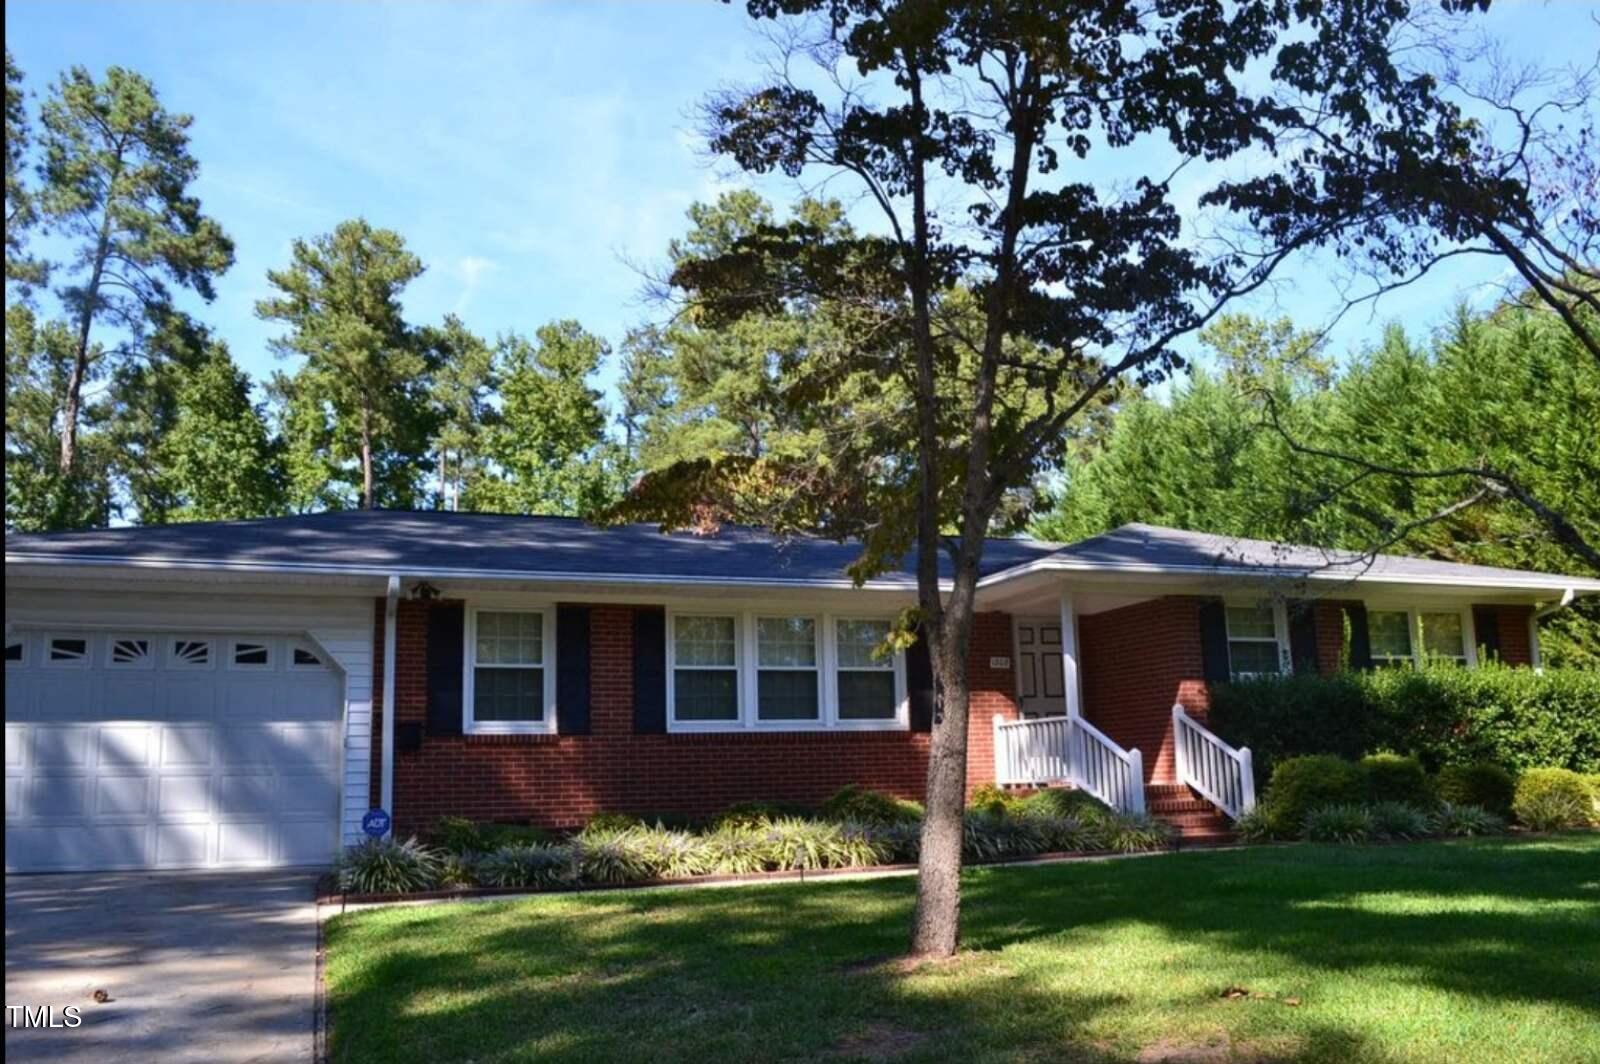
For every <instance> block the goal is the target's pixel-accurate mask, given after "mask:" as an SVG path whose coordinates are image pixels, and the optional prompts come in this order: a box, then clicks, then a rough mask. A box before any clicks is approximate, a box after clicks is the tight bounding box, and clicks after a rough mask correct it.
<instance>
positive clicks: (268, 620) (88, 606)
mask: <svg viewBox="0 0 1600 1064" xmlns="http://www.w3.org/2000/svg"><path fill="white" fill-rule="evenodd" d="M373 616H374V599H373V598H372V597H371V596H369V595H366V594H360V593H346V594H343V595H298V594H289V593H262V592H257V591H251V590H249V589H246V588H227V587H214V588H206V589H205V590H197V591H194V592H188V591H183V592H174V591H160V592H155V591H123V590H117V591H85V590H78V589H75V588H74V589H54V588H52V589H48V590H47V589H42V588H21V589H16V590H13V589H11V588H7V589H6V597H5V622H6V627H7V628H8V629H10V628H12V627H13V626H15V627H18V628H23V627H26V628H49V629H85V628H86V629H93V630H97V631H110V630H116V629H119V628H125V629H135V630H136V629H156V628H160V629H168V630H174V629H192V630H195V631H208V632H230V631H232V632H276V633H284V634H292V635H304V636H309V637H310V638H311V639H312V640H313V641H315V642H316V643H318V644H320V645H321V646H322V648H323V649H324V650H326V651H327V652H328V654H329V655H331V656H332V657H333V659H334V661H335V662H336V663H337V664H338V665H339V668H340V669H341V670H342V671H343V673H344V707H345V713H344V727H343V734H344V741H343V751H342V757H343V765H342V767H341V772H342V775H343V780H344V786H343V790H342V793H341V796H340V824H341V834H342V837H343V839H344V841H345V842H347V843H350V842H357V841H359V840H360V839H361V817H362V815H363V814H364V813H365V812H366V811H367V807H368V794H367V785H368V779H369V771H370V765H371V755H372V695H373V678H372V666H373V661H372V644H373V636H374V627H373Z"/></svg>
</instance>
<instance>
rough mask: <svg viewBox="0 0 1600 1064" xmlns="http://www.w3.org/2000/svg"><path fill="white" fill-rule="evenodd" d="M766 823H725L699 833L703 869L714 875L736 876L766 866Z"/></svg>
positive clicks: (761, 869)
mask: <svg viewBox="0 0 1600 1064" xmlns="http://www.w3.org/2000/svg"><path fill="white" fill-rule="evenodd" d="M765 830H766V825H765V824H763V825H762V826H760V827H752V826H750V825H747V824H739V823H732V822H730V823H725V824H723V825H722V826H721V827H718V828H717V829H716V830H714V831H712V832H711V833H710V834H708V835H704V836H702V837H701V841H702V842H703V843H704V845H705V851H706V862H707V870H708V871H710V872H714V873H716V874H718V875H724V876H740V875H748V874H750V873H751V872H760V871H763V870H764V869H766V868H767V865H768V862H767V853H768V850H769V847H768V845H767V840H766V833H765Z"/></svg>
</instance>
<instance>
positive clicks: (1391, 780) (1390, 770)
mask: <svg viewBox="0 0 1600 1064" xmlns="http://www.w3.org/2000/svg"><path fill="white" fill-rule="evenodd" d="M1360 764H1361V774H1362V775H1363V776H1365V777H1366V778H1367V800H1368V801H1372V802H1405V803H1408V804H1410V805H1430V804H1432V802H1433V793H1432V791H1431V790H1430V789H1429V787H1428V774H1427V773H1426V772H1424V771H1422V762H1420V761H1418V760H1417V759H1416V758H1414V757H1401V756H1400V755H1399V754H1372V755H1370V756H1368V757H1364V758H1362V759H1361V763H1360Z"/></svg>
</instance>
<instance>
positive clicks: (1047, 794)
mask: <svg viewBox="0 0 1600 1064" xmlns="http://www.w3.org/2000/svg"><path fill="white" fill-rule="evenodd" d="M1018 811H1019V812H1021V813H1022V814H1023V815H1024V816H1063V817H1073V818H1076V819H1077V820H1080V821H1082V822H1084V823H1085V824H1100V823H1104V822H1106V821H1107V820H1109V819H1111V818H1113V817H1115V816H1116V815H1117V814H1116V811H1115V810H1113V809H1112V808H1111V807H1110V806H1108V805H1106V804H1105V803H1104V802H1102V801H1101V800H1100V799H1098V798H1096V797H1095V796H1094V795H1092V794H1090V793H1089V792H1088V791H1080V790H1077V789H1068V788H1065V787H1047V788H1045V789H1044V790H1041V791H1034V792H1033V793H1032V794H1030V795H1028V796H1027V797H1026V798H1024V799H1022V801H1021V802H1020V803H1019V805H1018Z"/></svg>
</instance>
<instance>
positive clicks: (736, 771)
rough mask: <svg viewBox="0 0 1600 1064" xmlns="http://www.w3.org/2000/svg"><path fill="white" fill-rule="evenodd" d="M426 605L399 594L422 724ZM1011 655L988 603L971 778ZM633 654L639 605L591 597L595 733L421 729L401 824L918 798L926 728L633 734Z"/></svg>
mask: <svg viewBox="0 0 1600 1064" xmlns="http://www.w3.org/2000/svg"><path fill="white" fill-rule="evenodd" d="M430 605H431V604H429V603H426V602H414V601H403V602H401V603H400V604H399V615H398V626H397V632H396V636H397V650H398V652H397V654H396V661H397V670H396V671H397V675H396V684H395V720H396V722H397V723H405V722H412V721H415V722H418V723H421V722H423V721H424V720H425V717H426V706H427V681H426V672H425V670H426V660H427V659H426V645H425V643H426V632H427V611H428V609H429V608H430ZM377 610H378V613H377V620H378V624H377V633H376V644H377V645H376V647H375V648H374V649H375V656H376V660H377V664H376V665H375V667H374V668H375V671H376V672H377V673H378V676H379V689H378V691H377V696H378V698H380V699H381V695H382V692H381V673H382V658H383V603H382V602H379V603H378V606H377ZM1010 653H1011V621H1010V617H1009V615H1006V614H999V613H988V614H980V615H979V616H978V618H977V619H976V623H975V626H974V632H973V641H972V650H971V657H970V659H969V661H970V665H969V669H970V675H971V678H972V684H973V698H972V709H971V722H972V728H971V732H972V738H973V742H972V744H971V745H970V746H969V755H968V756H969V760H968V786H969V787H973V786H977V785H979V784H981V783H984V782H988V781H992V780H993V778H994V756H993V749H992V745H991V744H992V730H991V728H992V725H991V719H992V717H993V715H994V714H995V713H1001V714H1003V715H1006V716H1008V717H1014V716H1015V715H1016V708H1015V705H1014V703H1013V701H1012V699H1013V680H1012V675H1013V674H1012V672H1011V670H1009V669H999V670H996V669H991V668H990V667H989V659H990V658H991V657H999V656H1006V657H1009V655H1010ZM632 664H633V607H630V606H594V607H592V609H591V612H590V684H591V696H590V725H591V734H589V735H568V736H563V735H538V736H528V735H519V736H461V737H434V738H425V739H424V740H423V743H422V747H421V749H420V750H417V751H413V752H399V753H396V755H395V784H394V788H395V789H394V806H395V808H394V814H395V824H396V830H397V831H398V832H400V833H406V832H413V831H417V830H419V829H421V828H424V827H426V826H427V825H428V824H429V823H430V822H432V821H433V820H434V819H435V818H437V817H439V816H443V815H446V814H450V815H459V816H468V817H472V818H474V819H482V820H499V821H508V822H510V821H516V822H531V823H535V824H539V825H542V826H547V827H572V826H576V825H579V824H582V823H583V822H584V821H585V820H587V819H588V818H589V817H591V816H593V815H594V814H595V813H598V812H630V813H643V814H648V813H684V814H691V815H695V814H706V813H713V812H716V811H718V810H721V809H724V808H726V807H728V806H729V805H732V804H734V803H735V802H740V801H752V800H767V801H780V802H797V803H807V804H811V803H817V802H820V801H821V800H822V799H824V798H826V797H827V796H828V795H830V794H832V793H833V792H834V791H835V790H837V789H838V788H840V787H842V786H844V785H845V784H847V783H859V784H863V785H866V786H870V787H872V788H874V789H876V790H881V791H884V792H887V793H890V794H894V795H898V796H900V797H905V798H915V799H920V798H921V797H922V796H923V792H924V788H925V784H926V777H927V767H928V747H929V739H930V737H929V735H928V734H926V733H918V732H903V731H895V732H849V731H840V732H786V733H775V732H764V733H763V732H757V733H750V734H695V735H639V734H635V733H634V730H633V671H632ZM380 704H381V703H380ZM375 716H376V715H375ZM380 727H381V722H379V723H377V724H375V725H374V730H375V735H381V731H379V730H378V729H379V728H380ZM380 744H381V739H379V740H377V741H375V742H374V744H373V766H372V778H371V793H372V796H373V799H374V802H376V799H377V796H378V794H379V788H380V776H379V773H380V767H379V766H380V765H381V760H380V758H381V751H380V749H379V747H380Z"/></svg>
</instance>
